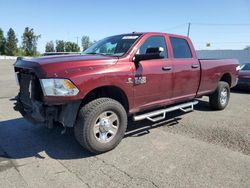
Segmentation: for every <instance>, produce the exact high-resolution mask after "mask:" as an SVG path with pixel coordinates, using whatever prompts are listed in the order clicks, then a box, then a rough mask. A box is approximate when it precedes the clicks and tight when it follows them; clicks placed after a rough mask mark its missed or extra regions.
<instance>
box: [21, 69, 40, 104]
mask: <svg viewBox="0 0 250 188" xmlns="http://www.w3.org/2000/svg"><path fill="white" fill-rule="evenodd" d="M17 78H18V81H19V85H20V93H19V94H20V99H21V100H22V101H23V100H27V99H34V100H38V101H41V100H42V97H43V95H42V89H41V86H40V82H39V79H38V78H37V77H36V76H35V75H34V74H33V73H28V72H27V71H25V70H22V71H20V72H18V73H17Z"/></svg>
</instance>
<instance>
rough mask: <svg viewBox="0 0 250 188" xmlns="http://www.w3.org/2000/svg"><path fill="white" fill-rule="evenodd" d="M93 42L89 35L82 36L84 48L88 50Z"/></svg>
mask: <svg viewBox="0 0 250 188" xmlns="http://www.w3.org/2000/svg"><path fill="white" fill-rule="evenodd" d="M92 44H93V43H92V42H91V41H90V39H89V36H86V35H84V36H82V50H83V51H84V50H86V49H87V48H89V47H90V46H91V45H92Z"/></svg>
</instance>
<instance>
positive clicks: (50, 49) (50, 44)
mask: <svg viewBox="0 0 250 188" xmlns="http://www.w3.org/2000/svg"><path fill="white" fill-rule="evenodd" d="M45 52H55V47H54V42H53V41H49V42H47V43H46V46H45Z"/></svg>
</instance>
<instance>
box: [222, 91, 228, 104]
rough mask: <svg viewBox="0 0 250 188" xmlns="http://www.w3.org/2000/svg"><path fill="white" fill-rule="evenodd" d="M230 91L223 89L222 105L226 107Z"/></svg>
mask: <svg viewBox="0 0 250 188" xmlns="http://www.w3.org/2000/svg"><path fill="white" fill-rule="evenodd" d="M227 97H228V91H227V89H226V88H223V89H222V91H221V93H220V103H221V104H222V105H225V104H226V103H227Z"/></svg>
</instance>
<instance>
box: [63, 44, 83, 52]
mask: <svg viewBox="0 0 250 188" xmlns="http://www.w3.org/2000/svg"><path fill="white" fill-rule="evenodd" d="M65 51H66V52H79V51H80V47H79V46H78V45H77V44H76V43H75V42H66V43H65Z"/></svg>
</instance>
